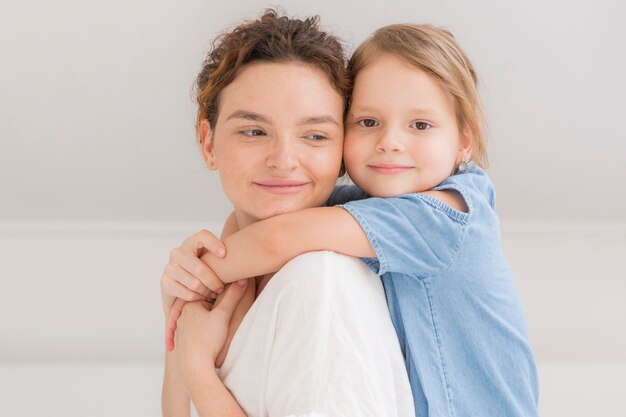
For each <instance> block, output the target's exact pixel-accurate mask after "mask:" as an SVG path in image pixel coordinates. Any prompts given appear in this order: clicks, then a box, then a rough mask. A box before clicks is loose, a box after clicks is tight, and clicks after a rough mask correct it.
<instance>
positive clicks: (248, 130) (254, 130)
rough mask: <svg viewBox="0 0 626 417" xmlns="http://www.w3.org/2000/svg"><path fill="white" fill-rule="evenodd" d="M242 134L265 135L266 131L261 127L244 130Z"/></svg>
mask: <svg viewBox="0 0 626 417" xmlns="http://www.w3.org/2000/svg"><path fill="white" fill-rule="evenodd" d="M241 134H243V135H244V136H263V135H265V132H263V131H262V130H261V129H246V130H242V131H241Z"/></svg>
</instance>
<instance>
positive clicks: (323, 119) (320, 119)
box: [300, 115, 339, 126]
mask: <svg viewBox="0 0 626 417" xmlns="http://www.w3.org/2000/svg"><path fill="white" fill-rule="evenodd" d="M324 123H332V124H334V125H337V126H339V122H337V120H335V118H334V117H332V116H330V115H322V116H314V117H307V118H306V119H302V120H301V121H300V126H303V125H319V124H324Z"/></svg>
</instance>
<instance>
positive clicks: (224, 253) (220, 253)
mask: <svg viewBox="0 0 626 417" xmlns="http://www.w3.org/2000/svg"><path fill="white" fill-rule="evenodd" d="M224 255H226V250H225V249H224V248H217V256H224Z"/></svg>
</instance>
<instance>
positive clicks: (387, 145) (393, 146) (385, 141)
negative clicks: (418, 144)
mask: <svg viewBox="0 0 626 417" xmlns="http://www.w3.org/2000/svg"><path fill="white" fill-rule="evenodd" d="M376 150H377V151H378V152H401V151H403V150H404V146H403V145H402V141H401V140H400V139H399V133H398V132H395V131H394V130H393V129H385V130H383V131H381V132H380V136H379V137H378V141H377V142H376Z"/></svg>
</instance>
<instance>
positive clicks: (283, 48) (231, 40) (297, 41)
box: [195, 9, 349, 133]
mask: <svg viewBox="0 0 626 417" xmlns="http://www.w3.org/2000/svg"><path fill="white" fill-rule="evenodd" d="M289 61H294V62H302V63H306V64H309V65H312V66H313V67H315V68H318V69H320V70H322V72H323V73H324V74H326V75H327V76H328V79H329V80H330V82H331V84H332V86H333V88H334V89H335V90H336V91H337V92H338V93H339V94H340V95H341V96H342V97H343V98H344V104H345V102H346V97H347V91H348V88H349V79H348V75H347V70H346V57H345V54H344V49H343V46H342V44H341V42H340V41H339V39H337V38H336V37H335V36H332V35H330V34H328V33H326V32H324V31H322V30H321V29H320V27H319V16H313V17H309V18H307V19H304V20H300V19H292V18H288V17H287V16H280V15H279V14H278V13H277V12H276V11H275V10H273V9H267V10H265V12H264V13H263V14H262V15H261V17H260V18H258V19H257V20H253V21H248V22H244V23H241V24H239V25H238V26H237V27H235V28H234V29H233V30H232V31H230V32H226V33H223V34H222V35H220V36H218V37H217V38H216V39H215V41H214V42H213V45H212V48H211V51H210V52H209V53H208V54H207V56H206V58H205V60H204V62H203V64H202V70H201V71H200V73H199V74H198V77H197V79H196V86H195V88H196V101H197V103H198V115H197V120H196V132H197V133H198V128H199V126H200V122H201V121H202V120H204V119H207V120H208V121H209V125H210V126H211V128H212V129H215V123H216V122H217V118H218V114H219V102H220V94H221V92H222V90H223V89H224V88H225V87H226V86H228V85H229V84H230V83H231V82H233V81H234V79H235V78H236V77H237V75H238V74H239V72H240V71H241V70H242V69H243V68H244V67H245V66H246V65H248V64H250V63H253V62H289Z"/></svg>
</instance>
